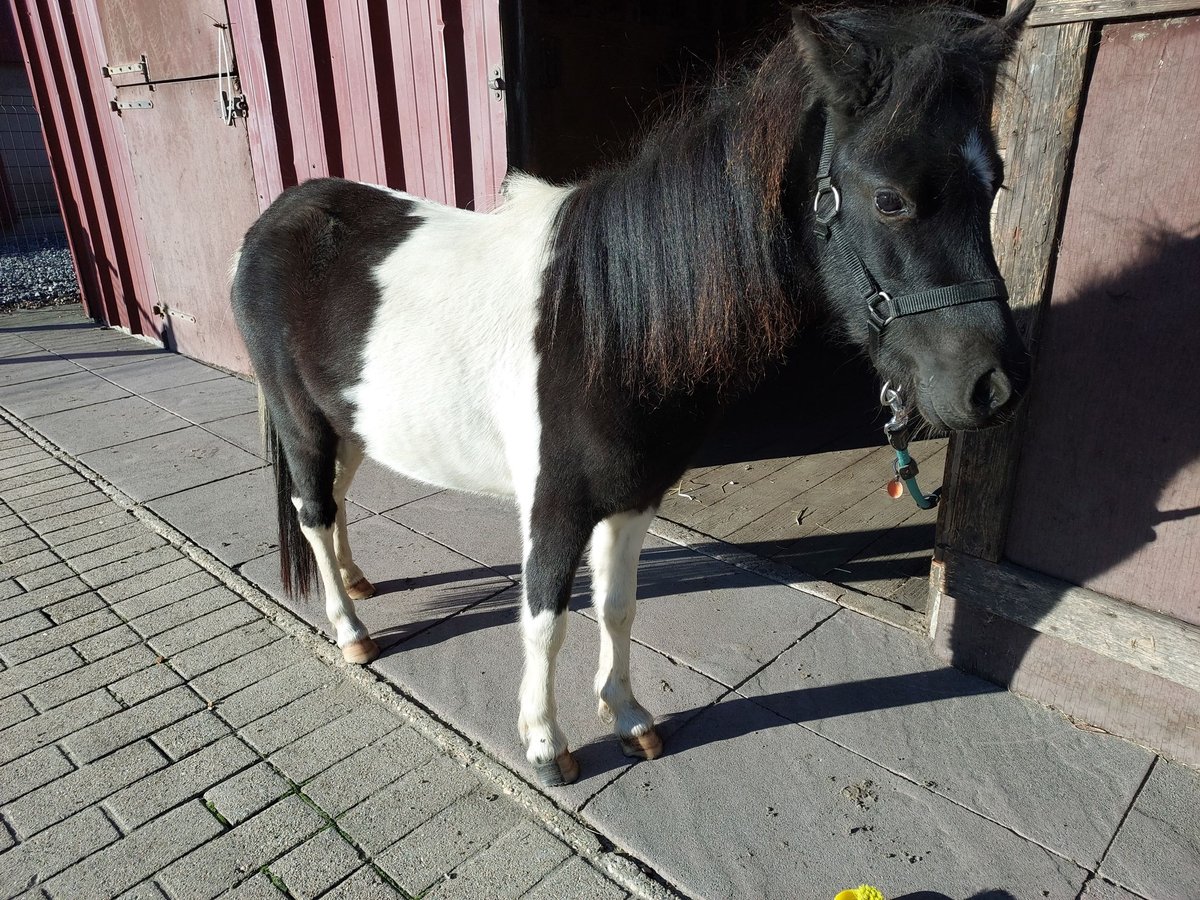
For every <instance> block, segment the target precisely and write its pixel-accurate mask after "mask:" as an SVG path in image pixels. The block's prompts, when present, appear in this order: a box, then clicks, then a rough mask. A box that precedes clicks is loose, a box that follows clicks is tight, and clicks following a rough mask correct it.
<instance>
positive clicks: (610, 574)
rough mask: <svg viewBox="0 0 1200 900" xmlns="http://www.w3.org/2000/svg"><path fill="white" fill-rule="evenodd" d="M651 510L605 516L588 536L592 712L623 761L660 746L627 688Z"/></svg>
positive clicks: (652, 753) (650, 754) (649, 754)
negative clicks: (596, 631)
mask: <svg viewBox="0 0 1200 900" xmlns="http://www.w3.org/2000/svg"><path fill="white" fill-rule="evenodd" d="M653 518H654V509H653V508H651V509H648V510H646V511H645V512H626V513H618V514H617V515H615V516H610V517H609V518H607V519H605V520H604V521H603V522H601V523H600V524H599V525H597V526H596V528H595V530H594V531H593V532H592V549H591V553H590V554H589V561H590V563H591V569H592V595H593V600H592V602H593V605H594V606H595V608H596V617H597V619H599V623H600V666H599V668H598V669H597V671H596V682H595V688H596V697H597V698H598V700H599V706H598V709H597V712H598V713H599V716H600V718H601V720H602V721H604V722H606V723H607V724H609V725H612V726H613V727H614V730H615V731H616V733H617V737H618V738H619V739H620V741H621V749H622V750H623V751H624V753H625V755H626V756H639V757H642V758H643V759H655V758H656V757H658V756H660V755H661V754H662V741H661V740H660V739H659V736H658V733H657V732H656V731H655V730H654V716H652V715H651V714H650V713H649V712H647V711H646V710H645V708H644V707H643V706H642V705H641V704H640V703H638V702H637V700H636V699H635V698H634V696H633V688H632V687H631V686H630V683H629V634H630V631H631V630H632V629H633V617H634V613H635V611H636V607H637V564H638V556H639V555H640V554H641V551H642V542H643V541H644V540H645V539H646V529H647V528H649V527H650V522H651V520H652V519H653Z"/></svg>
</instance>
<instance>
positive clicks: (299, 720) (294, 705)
mask: <svg viewBox="0 0 1200 900" xmlns="http://www.w3.org/2000/svg"><path fill="white" fill-rule="evenodd" d="M366 702H367V701H366V700H365V698H364V697H363V694H362V692H361V691H360V690H358V688H356V687H355V686H354V685H352V684H346V683H345V682H338V681H335V682H333V683H331V684H327V685H324V686H323V687H320V688H318V689H317V690H315V691H313V692H311V693H309V694H305V695H304V696H303V697H300V698H299V699H297V700H293V701H292V702H291V703H287V704H285V705H282V706H280V708H279V709H276V710H274V711H273V712H270V713H267V715H265V716H263V717H262V718H261V719H257V720H255V721H254V722H251V723H250V724H249V725H247V726H245V727H244V728H242V729H241V731H240V734H241V735H242V738H243V739H244V740H245V741H246V742H247V743H248V744H250V746H251V747H253V748H254V749H256V750H257V751H258V752H259V753H262V754H264V755H265V754H269V753H273V752H275V751H276V750H278V749H280V748H281V747H285V746H287V745H288V744H290V743H291V742H292V741H295V740H298V739H300V738H302V737H304V736H305V735H307V734H310V733H311V732H313V731H315V730H316V729H317V728H320V727H321V726H322V725H325V724H328V723H329V722H332V721H333V720H334V719H337V718H340V717H341V716H343V715H345V714H347V713H350V712H352V711H354V710H356V709H362V708H363V706H364V705H366Z"/></svg>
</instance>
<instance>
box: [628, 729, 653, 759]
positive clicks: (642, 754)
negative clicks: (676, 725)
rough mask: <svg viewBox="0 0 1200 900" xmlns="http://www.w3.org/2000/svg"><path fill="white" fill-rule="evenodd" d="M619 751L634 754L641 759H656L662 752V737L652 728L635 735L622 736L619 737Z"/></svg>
mask: <svg viewBox="0 0 1200 900" xmlns="http://www.w3.org/2000/svg"><path fill="white" fill-rule="evenodd" d="M621 752H622V753H624V754H625V755H626V756H636V757H639V758H641V759H658V758H659V757H660V756H662V752H663V744H662V738H660V737H659V736H658V732H657V731H655V730H654V729H653V728H651V729H650V730H649V731H647V732H646V733H645V734H640V735H637V736H636V737H623V738H621Z"/></svg>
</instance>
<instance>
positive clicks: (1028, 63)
mask: <svg viewBox="0 0 1200 900" xmlns="http://www.w3.org/2000/svg"><path fill="white" fill-rule="evenodd" d="M1093 27H1094V26H1093V24H1092V23H1090V22H1073V23H1068V24H1065V25H1051V26H1048V27H1045V28H1031V29H1028V30H1027V31H1026V32H1025V34H1024V35H1023V36H1022V38H1021V42H1020V45H1019V48H1018V51H1017V54H1016V57H1015V59H1014V60H1013V62H1012V63H1011V64H1010V66H1009V68H1008V70H1007V72H1006V74H1005V75H1004V76H1003V77H1002V81H1001V84H1002V93H1001V96H1000V97H999V98H998V104H999V107H998V116H997V120H998V126H997V130H998V133H999V139H1000V145H1001V147H1002V149H1003V151H1004V155H1005V160H1006V169H1007V172H1006V176H1005V181H1006V183H1007V184H1008V185H1009V186H1010V187H1009V189H1008V190H1005V191H1002V192H1001V194H1000V197H999V198H998V200H997V207H996V210H995V215H994V217H993V227H992V232H993V239H994V242H995V246H996V259H997V261H998V262H999V264H1000V271H1001V273H1002V274H1003V275H1004V278H1005V280H1006V281H1007V283H1008V292H1009V296H1010V297H1011V305H1012V308H1013V312H1014V313H1015V315H1016V317H1017V324H1018V327H1019V328H1020V330H1021V334H1022V337H1023V338H1024V339H1025V341H1026V343H1027V344H1029V345H1030V347H1031V349H1036V348H1035V343H1036V340H1037V335H1038V329H1039V326H1040V324H1041V318H1042V313H1043V311H1044V308H1045V306H1046V305H1048V296H1047V295H1048V291H1047V286H1048V284H1049V278H1050V272H1051V270H1052V266H1053V261H1054V256H1055V253H1056V249H1057V238H1058V231H1059V224H1060V222H1061V219H1062V210H1063V208H1064V203H1065V200H1066V183H1067V173H1068V170H1069V165H1070V160H1071V155H1072V151H1073V149H1074V143H1075V133H1076V125H1077V123H1078V118H1079V110H1080V106H1081V103H1082V98H1083V92H1084V87H1085V73H1086V69H1087V61H1088V54H1089V52H1090V49H1091V43H1090V42H1091V34H1092V29H1093ZM1023 430H1024V419H1023V417H1020V416H1019V417H1018V418H1017V420H1016V421H1014V422H1012V423H1010V424H1008V425H1005V426H1001V427H998V428H993V429H990V430H988V431H983V432H974V433H966V434H959V435H955V436H954V437H953V438H952V439H951V441H950V451H949V455H948V457H947V465H946V476H945V479H944V482H943V483H944V485H945V487H944V488H943V491H942V496H943V503H942V505H941V513H940V516H939V518H938V532H937V542H936V543H937V547H938V548H942V547H949V548H952V549H955V550H959V551H961V552H964V553H968V554H970V555H972V556H977V557H980V558H982V559H987V560H993V561H995V560H998V559H999V558H1000V556H1001V554H1002V552H1003V550H1004V541H1005V535H1006V534H1007V531H1008V519H1009V513H1010V511H1011V506H1012V493H1013V491H1012V483H1013V479H1014V477H1015V474H1016V465H1017V459H1018V457H1019V455H1020V446H1021V437H1022V433H1023Z"/></svg>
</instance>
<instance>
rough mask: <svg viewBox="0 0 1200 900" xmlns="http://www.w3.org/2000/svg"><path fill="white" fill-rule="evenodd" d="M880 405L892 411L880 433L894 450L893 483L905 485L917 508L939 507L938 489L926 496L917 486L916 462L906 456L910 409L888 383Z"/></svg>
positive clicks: (881, 396)
mask: <svg viewBox="0 0 1200 900" xmlns="http://www.w3.org/2000/svg"><path fill="white" fill-rule="evenodd" d="M879 402H880V404H881V405H883V406H884V407H887V408H888V409H890V410H891V411H892V418H891V420H890V421H889V422H888V423H887V424H886V425H884V426H883V433H884V436H885V437H887V442H888V444H889V445H891V448H892V449H893V450H895V451H896V462H895V464H894V465H895V469H896V481H897V482H903V483H904V486H905V487H907V488H908V493H909V495H910V496H911V497H912V498H913V502H914V503H916V504H917V506H919V507H920V508H921V509H933V508H934V507H935V506H937V504H938V499H939V496H940V491H941V488H938V490H936V491H934V492H933V493H932V494H926V493H925V492H924V491H922V490H921V488H920V486H919V485H918V484H917V473H918V471H920V470H919V469H918V468H917V461H916V460H915V459H913V458H912V457H911V456H910V455H909V453H908V431H909V426H908V419H909V410H908V408H907V407H906V406H905V405H904V398H903V397H901V396H900V391H898V390H897V389H896V388H893V387H892V385H891V382H885V383H884V385H883V390H881V391H880V392H879ZM892 496H893V497H899V496H900V494H899V493H893V494H892Z"/></svg>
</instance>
